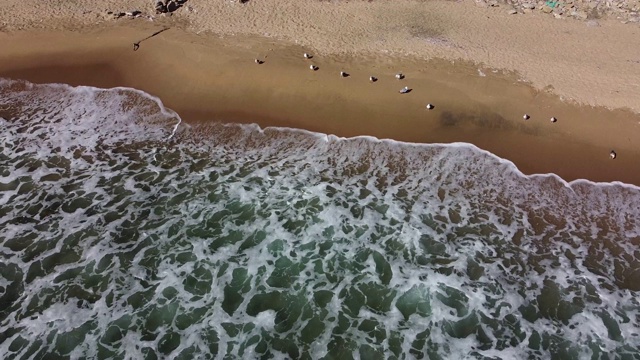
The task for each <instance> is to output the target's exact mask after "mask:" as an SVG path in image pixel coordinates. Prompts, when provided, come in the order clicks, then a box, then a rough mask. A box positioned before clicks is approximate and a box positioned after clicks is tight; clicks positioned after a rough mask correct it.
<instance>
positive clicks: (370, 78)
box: [369, 76, 378, 82]
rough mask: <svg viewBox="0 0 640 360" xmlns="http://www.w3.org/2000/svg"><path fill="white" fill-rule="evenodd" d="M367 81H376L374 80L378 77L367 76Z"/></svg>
mask: <svg viewBox="0 0 640 360" xmlns="http://www.w3.org/2000/svg"><path fill="white" fill-rule="evenodd" d="M369 81H371V82H376V81H378V78H377V77H375V76H369Z"/></svg>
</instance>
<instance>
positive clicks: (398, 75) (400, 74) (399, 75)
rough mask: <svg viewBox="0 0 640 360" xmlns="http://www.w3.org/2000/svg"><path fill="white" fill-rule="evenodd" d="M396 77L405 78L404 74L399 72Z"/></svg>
mask: <svg viewBox="0 0 640 360" xmlns="http://www.w3.org/2000/svg"><path fill="white" fill-rule="evenodd" d="M396 79H398V80H402V79H404V75H403V74H402V73H397V74H396Z"/></svg>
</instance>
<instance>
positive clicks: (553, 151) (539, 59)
mask: <svg viewBox="0 0 640 360" xmlns="http://www.w3.org/2000/svg"><path fill="white" fill-rule="evenodd" d="M125 3H126V4H128V5H126V8H125ZM187 5H188V8H186V6H185V8H183V9H180V10H179V11H177V12H176V13H175V14H174V15H173V16H170V17H169V16H165V15H161V16H155V15H151V14H152V12H151V8H152V6H151V4H149V3H148V2H146V1H137V2H123V1H120V2H119V1H114V2H112V3H111V4H110V6H111V10H112V11H113V10H116V9H114V8H117V7H119V8H121V9H122V10H127V9H133V8H135V6H139V7H140V9H141V10H144V12H143V14H142V16H140V17H139V18H135V19H128V18H124V19H120V20H110V19H108V16H107V15H105V14H106V11H108V10H109V9H106V8H105V9H103V8H102V7H98V6H96V5H92V3H91V2H88V1H84V2H82V1H80V2H79V5H77V6H76V7H74V8H73V9H60V11H59V12H54V13H53V16H49V17H46V16H44V15H43V14H48V13H50V7H51V6H53V5H52V4H51V2H44V3H42V4H40V5H39V6H38V7H36V6H32V7H29V6H28V4H26V3H24V2H20V4H17V3H16V6H12V7H9V9H10V11H9V12H7V13H5V15H4V16H3V17H2V24H3V29H4V31H3V32H2V33H0V41H1V42H2V44H3V51H2V53H1V54H0V77H11V78H19V79H26V80H29V81H33V82H62V83H68V84H72V85H91V86H97V87H116V86H127V87H133V88H137V89H141V90H144V91H146V92H148V93H150V94H152V95H155V96H158V97H160V98H161V99H162V101H163V102H164V104H165V105H166V106H168V107H169V108H171V109H173V110H175V111H177V112H178V113H179V114H180V115H181V116H182V117H183V119H184V120H186V121H187V122H191V123H196V122H206V121H224V122H251V123H253V122H255V123H258V124H259V125H260V126H262V127H266V126H284V127H294V128H303V129H307V130H311V131H317V132H323V133H329V134H336V135H339V136H346V137H350V136H357V135H371V136H375V137H378V138H390V139H395V140H401V141H409V142H423V143H443V142H444V143H447V142H457V141H459V142H470V143H473V144H475V145H477V146H479V147H480V148H482V149H485V150H488V151H490V152H492V153H494V154H496V155H498V156H500V157H503V158H506V159H508V160H511V161H513V162H514V163H515V164H516V165H517V166H518V167H519V168H520V169H521V171H523V172H524V173H528V174H530V173H549V172H553V173H556V174H558V175H560V176H561V177H563V178H564V179H566V180H574V179H580V178H586V179H590V180H594V181H622V182H626V183H632V184H640V171H639V170H638V167H637V163H638V159H640V145H638V143H637V142H636V141H635V139H636V138H637V136H638V134H639V132H640V117H639V115H638V111H640V103H639V102H638V101H637V99H638V98H640V83H638V78H639V77H638V75H640V58H638V53H637V50H636V49H638V48H639V46H640V37H638V36H637V33H638V32H639V31H640V30H639V29H638V26H637V25H630V24H621V23H619V22H616V21H614V20H601V21H599V23H598V26H587V25H586V24H585V23H584V22H580V21H574V20H556V19H554V18H549V17H543V16H542V14H536V13H534V14H525V15H522V16H520V15H515V16H511V15H508V14H507V13H505V12H504V11H499V12H498V11H494V9H487V8H480V7H477V6H475V5H474V4H473V3H472V2H460V3H458V2H422V1H398V2H359V1H358V2H346V3H343V2H316V1H300V2H294V1H284V2H278V5H277V7H276V2H275V1H250V2H248V3H246V4H240V3H239V2H219V3H218V2H216V3H215V4H208V3H207V4H205V3H204V2H200V1H189V2H187ZM276 8H277V9H278V11H275V9H276ZM21 11H22V12H21ZM38 16H41V20H42V21H36V20H35V19H36V18H37V17H38ZM151 16H154V17H153V18H150V17H151ZM43 19H46V20H43ZM150 20H153V21H150ZM162 29H168V30H166V31H164V32H162V33H160V34H158V35H157V36H154V37H151V38H149V39H147V40H144V41H142V42H140V48H139V49H138V51H133V43H135V42H138V41H139V40H142V39H145V38H147V37H148V36H149V35H151V34H154V33H156V32H158V31H160V30H162ZM614 38H615V39H616V41H611V40H610V39H614ZM304 52H308V53H311V54H313V55H314V57H313V58H312V59H304V58H303V57H302V54H303V53H304ZM254 59H261V60H263V61H264V63H263V64H261V65H256V64H255V63H254ZM310 64H314V65H316V66H318V67H319V69H318V70H317V71H311V70H309V65H310ZM494 69H495V70H494ZM340 71H346V72H347V73H349V75H350V76H348V77H346V78H343V77H341V76H340V75H339V73H340ZM398 72H402V73H403V74H405V75H406V78H405V79H403V80H397V79H395V78H394V75H395V74H396V73H398ZM369 76H376V77H377V78H378V79H379V81H377V82H375V83H371V82H370V81H369V80H368V79H369ZM404 86H407V87H409V88H411V89H412V91H411V92H410V93H408V94H404V95H401V94H399V93H398V90H400V89H401V88H402V87H404ZM427 103H432V104H434V105H435V109H433V110H431V111H428V110H426V109H425V105H426V104H427ZM524 114H528V115H530V117H531V118H530V119H529V120H527V121H525V120H523V115H524ZM551 117H556V118H557V119H558V121H557V122H556V123H551V122H550V121H549V119H550V118H551ZM612 149H614V150H615V151H616V153H617V154H618V157H617V158H616V159H615V160H611V159H610V158H609V152H610V151H611V150H612Z"/></svg>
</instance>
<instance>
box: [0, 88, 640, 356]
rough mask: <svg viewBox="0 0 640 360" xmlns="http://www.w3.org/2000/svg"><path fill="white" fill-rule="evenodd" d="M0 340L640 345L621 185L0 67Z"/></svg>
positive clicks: (191, 350) (82, 347)
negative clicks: (186, 110)
mask: <svg viewBox="0 0 640 360" xmlns="http://www.w3.org/2000/svg"><path fill="white" fill-rule="evenodd" d="M0 127H1V128H2V142H0V196H1V197H0V228H1V229H3V230H2V231H1V232H0V256H1V258H2V261H1V262H0V353H2V354H5V356H4V358H8V359H13V358H20V359H22V358H42V357H43V356H45V355H46V357H47V358H107V357H115V358H126V359H142V358H146V359H155V358H178V359H191V358H230V359H231V358H241V357H242V358H313V359H317V358H326V359H332V358H335V359H348V358H361V359H394V358H396V359H409V358H432V359H438V358H445V359H462V358H472V359H475V358H478V359H481V358H482V359H484V358H494V359H497V358H504V359H516V358H557V359H579V358H593V359H599V358H611V357H614V358H638V357H640V353H639V352H638V348H640V335H639V332H640V326H639V325H640V312H639V310H640V304H639V301H638V292H639V291H640V250H638V244H639V243H640V189H639V188H637V187H633V186H628V185H624V184H619V183H616V184H594V183H590V182H586V181H577V182H573V183H570V184H568V183H565V182H564V181H562V180H561V179H559V178H557V177H555V176H553V175H545V176H529V177H527V176H523V175H522V174H521V173H519V172H518V170H517V169H516V168H515V167H514V166H513V164H511V163H510V162H507V161H504V160H501V159H499V158H497V157H495V156H493V155H491V154H489V153H487V152H484V151H482V150H479V149H477V148H475V147H473V146H471V145H467V144H449V145H412V144H404V143H398V142H393V141H378V140H376V139H371V138H354V139H340V138H336V137H333V136H326V135H321V134H313V133H308V132H303V131H296V130H291V129H273V128H269V129H265V130H261V129H259V128H258V127H257V126H252V125H230V124H228V125H224V124H212V125H208V126H202V125H201V126H198V127H190V126H187V125H184V124H180V119H179V117H178V115H177V114H175V113H174V112H172V111H171V110H168V109H165V108H163V107H162V105H161V102H160V100H159V99H156V98H153V97H151V96H149V95H147V94H145V93H142V92H140V91H136V90H132V89H124V88H120V89H111V90H100V89H95V88H87V87H79V88H71V87H68V86H64V85H32V84H28V83H24V82H17V81H8V80H0Z"/></svg>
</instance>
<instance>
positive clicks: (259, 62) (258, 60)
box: [254, 59, 264, 65]
mask: <svg viewBox="0 0 640 360" xmlns="http://www.w3.org/2000/svg"><path fill="white" fill-rule="evenodd" d="M254 61H255V63H256V64H258V65H260V64H264V60H260V59H255V60H254Z"/></svg>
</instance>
